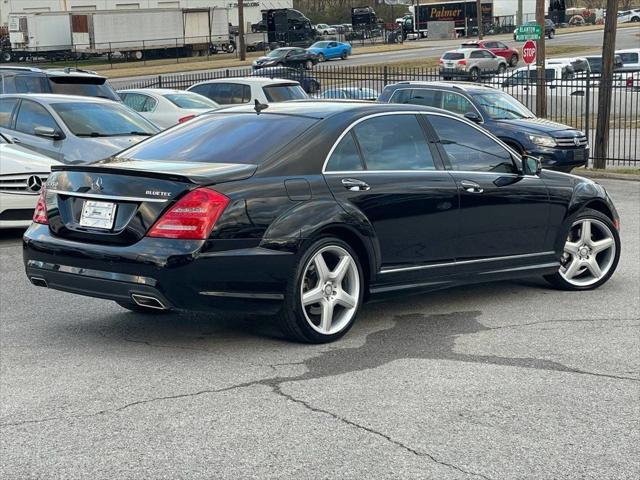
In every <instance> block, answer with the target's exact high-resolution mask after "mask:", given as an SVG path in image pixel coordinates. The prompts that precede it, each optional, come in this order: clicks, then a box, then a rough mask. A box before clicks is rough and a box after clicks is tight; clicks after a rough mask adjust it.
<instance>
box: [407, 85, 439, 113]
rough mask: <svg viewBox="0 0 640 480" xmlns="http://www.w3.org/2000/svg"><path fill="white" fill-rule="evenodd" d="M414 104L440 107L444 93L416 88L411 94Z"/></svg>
mask: <svg viewBox="0 0 640 480" xmlns="http://www.w3.org/2000/svg"><path fill="white" fill-rule="evenodd" d="M409 103H412V104H413V105H424V106H426V107H436V108H440V106H441V104H442V93H441V92H439V91H437V90H427V89H424V90H423V89H419V88H416V89H415V90H413V92H412V95H411V102H409Z"/></svg>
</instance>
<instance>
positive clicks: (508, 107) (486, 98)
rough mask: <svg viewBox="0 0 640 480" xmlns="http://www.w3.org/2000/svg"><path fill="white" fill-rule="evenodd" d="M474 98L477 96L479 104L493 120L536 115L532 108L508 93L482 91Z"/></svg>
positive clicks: (475, 96)
mask: <svg viewBox="0 0 640 480" xmlns="http://www.w3.org/2000/svg"><path fill="white" fill-rule="evenodd" d="M473 98H475V100H476V102H477V104H478V105H479V106H480V107H481V108H482V110H483V111H484V113H486V115H487V116H488V117H489V118H491V119H492V120H514V119H518V118H534V117H535V115H534V114H533V113H532V112H531V110H529V109H528V108H527V107H525V106H524V105H522V104H521V103H520V102H519V101H517V100H516V99H515V98H513V97H512V96H511V95H507V94H506V93H502V92H491V93H481V94H478V95H474V96H473Z"/></svg>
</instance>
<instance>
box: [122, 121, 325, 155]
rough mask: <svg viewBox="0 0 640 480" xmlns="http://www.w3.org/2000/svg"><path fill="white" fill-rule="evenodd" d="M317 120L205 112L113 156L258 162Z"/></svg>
mask: <svg viewBox="0 0 640 480" xmlns="http://www.w3.org/2000/svg"><path fill="white" fill-rule="evenodd" d="M317 121H318V120H317V119H314V118H307V117H300V116H292V115H277V114H269V113H267V112H263V113H261V114H260V115H256V114H255V113H253V112H252V113H212V114H209V113H206V114H204V115H201V116H199V117H197V118H195V119H193V120H190V121H189V122H188V123H187V124H183V126H178V127H175V128H171V129H169V130H165V131H164V132H162V133H160V134H159V135H156V136H155V137H153V138H150V139H149V140H147V141H146V142H142V143H140V144H138V145H135V146H134V147H131V148H129V149H127V150H125V151H124V152H122V153H120V154H119V155H118V156H117V157H116V159H120V160H122V159H132V160H153V161H167V162H205V163H243V164H259V163H262V161H264V159H265V158H267V157H268V156H270V155H271V154H273V153H275V152H276V151H278V150H280V149H281V148H283V147H284V146H285V145H287V144H288V143H289V142H290V141H291V140H292V139H294V138H296V137H297V136H298V135H300V134H301V133H302V132H304V131H305V130H307V129H308V128H309V127H311V126H312V125H314V124H315V123H316V122H317Z"/></svg>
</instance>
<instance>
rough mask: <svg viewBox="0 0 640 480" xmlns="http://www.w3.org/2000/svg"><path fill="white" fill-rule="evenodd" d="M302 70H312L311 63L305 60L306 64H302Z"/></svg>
mask: <svg viewBox="0 0 640 480" xmlns="http://www.w3.org/2000/svg"><path fill="white" fill-rule="evenodd" d="M304 68H305V69H307V70H311V69H312V68H313V61H312V60H307V61H306V62H304Z"/></svg>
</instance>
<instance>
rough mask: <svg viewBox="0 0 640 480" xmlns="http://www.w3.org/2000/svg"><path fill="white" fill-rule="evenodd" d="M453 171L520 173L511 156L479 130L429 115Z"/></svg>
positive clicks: (456, 121)
mask: <svg viewBox="0 0 640 480" xmlns="http://www.w3.org/2000/svg"><path fill="white" fill-rule="evenodd" d="M428 119H429V122H430V123H431V125H432V126H433V128H434V130H435V132H436V134H437V135H438V137H439V139H440V144H441V145H442V147H443V148H444V150H445V152H446V153H447V157H448V158H449V162H450V163H451V167H452V168H453V170H460V171H468V172H504V173H517V170H516V168H515V165H514V164H513V159H512V158H511V154H510V153H509V152H508V151H507V150H506V149H505V148H503V147H502V146H501V145H500V144H498V143H497V142H496V141H494V140H493V139H491V138H490V137H488V136H487V135H485V134H484V133H482V132H480V131H479V130H477V129H476V128H474V127H472V126H470V125H467V124H466V123H464V122H462V121H460V120H456V119H454V118H449V117H444V116H441V115H428Z"/></svg>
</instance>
